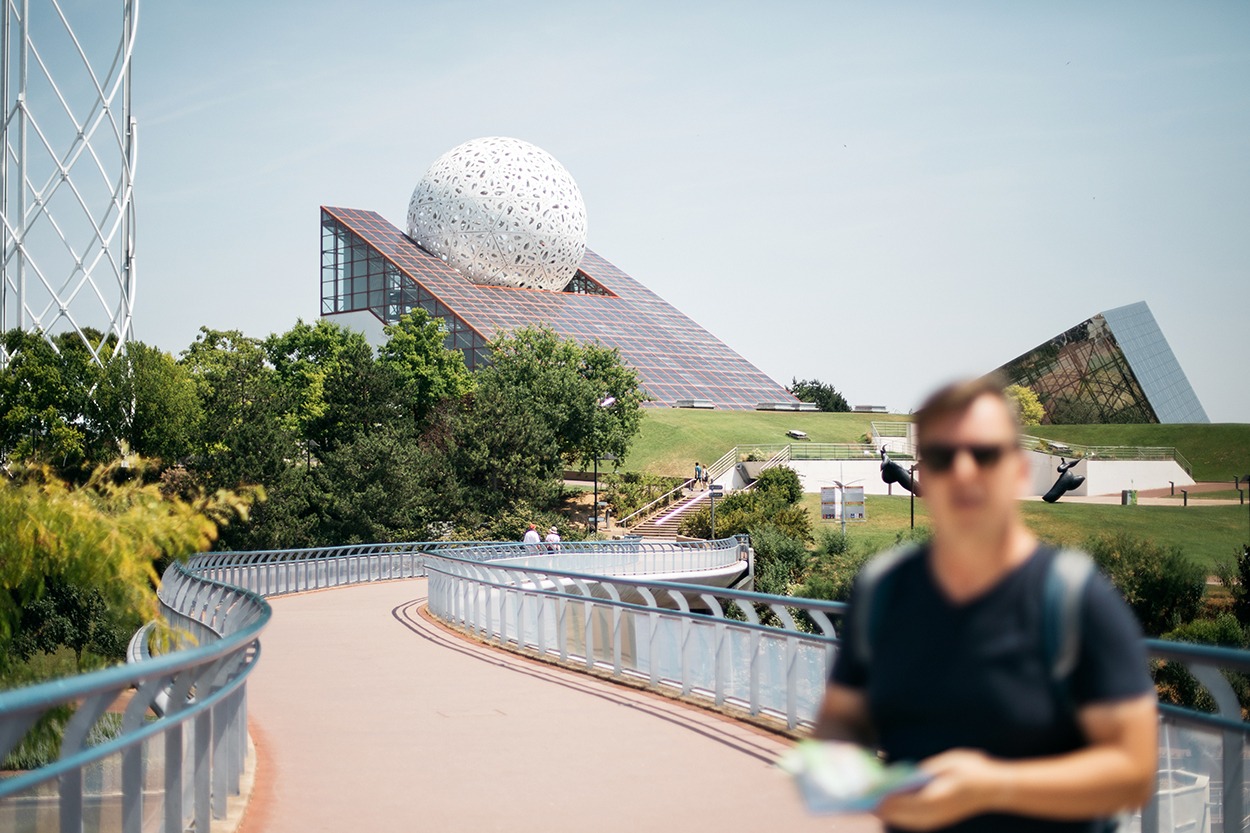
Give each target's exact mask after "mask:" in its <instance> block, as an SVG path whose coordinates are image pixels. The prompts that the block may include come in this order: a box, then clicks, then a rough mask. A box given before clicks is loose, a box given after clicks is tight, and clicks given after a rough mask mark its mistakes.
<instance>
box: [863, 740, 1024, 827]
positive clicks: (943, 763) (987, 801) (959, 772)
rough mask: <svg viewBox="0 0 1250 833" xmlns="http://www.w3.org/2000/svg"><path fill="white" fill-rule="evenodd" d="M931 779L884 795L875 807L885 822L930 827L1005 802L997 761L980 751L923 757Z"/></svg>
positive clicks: (959, 751) (1003, 786)
mask: <svg viewBox="0 0 1250 833" xmlns="http://www.w3.org/2000/svg"><path fill="white" fill-rule="evenodd" d="M920 768H921V769H922V770H923V771H925V772H927V773H929V774H930V775H932V776H933V780H932V781H930V782H929V783H927V784H925V785H924V786H923V787H920V788H919V789H917V790H914V791H911V792H902V793H895V794H893V795H890V796H888V797H887V798H886V799H885V800H884V801H882V802H881V806H879V807H878V808H877V816H878V817H880V818H881V820H882V821H884V822H886V823H887V824H890V825H893V826H895V827H902V828H904V829H906V830H933V829H934V828H938V827H945V826H946V825H949V824H954V823H955V822H957V821H961V820H963V819H966V818H968V817H970V816H975V815H980V814H981V813H985V812H989V811H990V810H992V809H993V808H994V807H995V806H1001V805H1002V804H1003V803H1004V802H1005V795H1004V793H1005V791H1006V790H1007V788H1008V787H1007V783H1006V782H1005V781H1004V779H1003V773H1002V767H1001V764H999V763H998V762H996V761H994V760H993V759H992V758H990V757H989V756H988V755H986V754H985V753H984V752H979V751H976V750H974V749H952V750H950V751H948V752H943V753H941V754H940V755H934V756H933V757H932V758H929V759H928V760H926V761H924V763H922V764H921V766H920Z"/></svg>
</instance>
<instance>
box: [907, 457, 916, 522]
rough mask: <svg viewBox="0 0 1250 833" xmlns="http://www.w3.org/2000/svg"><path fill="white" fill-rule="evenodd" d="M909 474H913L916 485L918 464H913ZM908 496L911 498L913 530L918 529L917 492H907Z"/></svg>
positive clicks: (913, 481) (912, 477)
mask: <svg viewBox="0 0 1250 833" xmlns="http://www.w3.org/2000/svg"><path fill="white" fill-rule="evenodd" d="M909 474H911V482H912V483H915V482H916V464H915V463H912V464H911V468H910V469H909ZM907 494H908V495H910V496H911V528H912V529H915V528H916V492H915V491H914V490H912V489H909V490H908V491H907Z"/></svg>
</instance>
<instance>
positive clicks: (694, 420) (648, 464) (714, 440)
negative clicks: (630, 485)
mask: <svg viewBox="0 0 1250 833" xmlns="http://www.w3.org/2000/svg"><path fill="white" fill-rule="evenodd" d="M908 419H909V417H907V416H900V415H897V414H825V413H819V412H816V413H810V412H805V413H797V412H786V411H783V412H776V411H697V410H691V409H687V408H648V409H647V410H646V412H645V416H644V417H643V420H642V430H641V431H640V433H639V436H638V438H637V440H635V442H634V447H633V448H632V449H631V450H630V453H629V459H627V460H625V461H624V464H623V465H622V466H621V469H622V470H624V471H645V472H650V473H651V474H664V475H673V476H681V477H689V476H690V475H691V474H692V473H693V471H694V462H695V460H698V461H700V462H702V463H712V462H715V461H716V460H718V459H720V457H721V456H722V455H723V454H724V453H725V452H726V451H728V450H729V449H731V448H733V447H734V446H735V445H749V444H755V443H758V444H761V445H763V444H776V443H786V442H790V438H789V437H787V436H786V432H787V431H789V430H791V429H795V430H798V431H806V432H807V436H808V439H809V440H810V441H811V442H816V443H857V442H862V441H863V440H864V436H865V435H866V434H868V433H869V432H870V431H871V427H870V423H872V422H873V421H877V422H905V421H907V420H908Z"/></svg>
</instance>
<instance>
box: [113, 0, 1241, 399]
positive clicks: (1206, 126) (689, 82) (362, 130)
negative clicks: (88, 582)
mask: <svg viewBox="0 0 1250 833" xmlns="http://www.w3.org/2000/svg"><path fill="white" fill-rule="evenodd" d="M134 91H135V99H134V101H135V104H134V110H135V115H136V117H137V118H138V122H139V136H140V145H139V147H140V158H139V172H138V180H137V194H138V210H139V220H138V246H139V248H138V256H139V268H140V272H139V276H140V283H139V290H138V298H137V304H136V325H135V334H136V337H137V338H139V339H141V340H143V341H145V342H148V343H150V344H155V345H158V346H160V347H162V348H164V349H166V350H169V351H171V352H174V353H175V354H176V353H178V352H179V351H181V350H182V349H184V348H185V347H186V346H187V345H188V344H189V343H190V342H191V341H192V340H193V339H194V337H195V334H196V331H197V329H198V328H199V327H200V326H201V325H207V326H210V327H215V328H223V329H227V328H237V329H241V330H243V331H244V332H245V333H247V334H250V335H256V336H264V335H266V334H268V333H270V332H275V331H281V330H285V329H287V328H289V327H290V326H291V325H292V324H293V323H294V322H295V321H296V319H297V318H301V317H302V318H304V319H305V320H314V319H315V318H316V317H317V315H318V299H319V295H318V292H319V287H318V280H319V246H320V240H319V227H318V212H317V208H318V206H319V205H321V204H329V205H340V206H347V207H353V208H368V209H373V210H376V211H378V212H380V213H381V214H382V215H383V216H385V217H387V218H388V219H390V220H391V221H392V222H394V223H395V224H396V225H400V226H401V227H402V225H403V223H404V218H405V212H406V208H407V203H408V198H409V196H410V195H411V193H412V189H413V187H414V186H415V185H416V183H417V181H418V180H419V179H420V177H421V175H422V173H423V172H424V171H425V169H426V168H427V167H428V166H429V165H430V164H431V163H432V162H433V161H434V160H435V159H436V158H437V157H438V156H439V155H441V154H442V153H444V152H445V151H447V150H449V149H450V148H452V147H453V146H455V145H457V144H459V143H461V142H463V141H466V140H468V139H472V138H476V137H481V136H495V135H503V136H514V137H517V138H520V139H524V140H526V141H529V142H532V143H534V144H536V145H538V146H539V147H541V148H543V149H545V150H547V151H548V152H550V153H551V154H552V155H554V156H555V157H556V158H557V159H559V160H560V161H561V162H562V163H563V164H564V165H565V167H567V168H568V170H569V171H570V172H571V173H572V175H573V177H574V178H575V179H576V180H577V182H578V184H579V186H580V188H581V190H582V193H583V196H584V198H585V201H586V206H587V212H588V216H589V228H590V241H589V242H590V247H591V248H592V249H594V250H596V251H598V252H599V253H600V254H602V255H604V256H605V257H607V258H608V259H609V260H611V261H613V262H614V263H616V264H617V265H619V266H620V267H622V268H623V269H625V270H626V271H627V272H629V273H630V274H632V275H634V276H635V277H636V278H638V279H639V280H641V281H642V282H643V283H645V284H647V285H648V286H649V287H651V288H652V289H653V290H655V291H656V292H657V293H659V294H660V295H661V296H662V297H664V298H665V299H666V300H668V301H669V302H670V303H672V304H674V305H675V306H677V307H678V308H679V309H681V310H682V311H683V312H685V313H686V314H687V315H689V316H691V317H692V318H693V319H695V320H696V321H698V322H699V323H700V324H702V325H703V326H705V327H706V328H707V329H709V330H711V331H712V332H713V333H715V334H716V335H717V336H719V337H720V338H721V339H723V340H724V341H726V342H727V343H728V344H729V345H730V346H731V347H733V348H734V349H736V350H737V351H738V352H740V353H741V354H742V355H744V356H745V357H746V358H747V359H748V360H750V361H752V362H753V363H755V364H756V365H758V366H759V367H760V368H761V369H762V370H764V371H765V372H766V373H768V374H769V375H771V376H772V377H773V378H774V379H776V380H778V381H779V382H782V383H788V382H789V381H790V379H791V377H794V376H798V377H816V378H819V379H822V380H824V381H827V382H831V383H833V384H834V385H835V386H836V387H837V388H838V389H839V390H841V391H842V392H843V393H844V394H846V396H847V398H848V399H849V400H850V401H851V402H852V403H857V404H882V405H887V406H889V407H890V408H891V409H892V410H900V411H907V410H908V409H910V408H912V407H914V406H915V405H916V404H917V403H918V401H919V400H920V398H922V396H923V395H924V394H925V393H926V392H927V391H928V390H929V389H930V388H932V387H933V386H934V385H935V384H937V383H939V382H942V381H945V380H947V379H948V378H951V377H953V376H956V375H964V374H975V373H981V372H984V371H986V370H989V369H992V368H993V367H995V366H997V365H999V364H1001V363H1003V362H1005V361H1007V360H1009V359H1012V358H1014V357H1015V356H1016V355H1018V354H1020V353H1022V352H1024V351H1025V350H1027V349H1029V348H1032V347H1033V346H1035V345H1036V344H1038V343H1040V342H1042V341H1043V340H1045V339H1047V338H1049V337H1051V336H1053V335H1056V334H1058V333H1060V332H1062V331H1063V330H1065V329H1066V328H1068V327H1069V326H1071V325H1073V324H1075V323H1077V322H1079V321H1081V320H1083V319H1085V318H1087V317H1089V316H1090V315H1092V314H1094V313H1096V312H1099V311H1101V310H1103V309H1108V308H1111V307H1116V306H1121V305H1123V304H1127V303H1132V302H1134V301H1139V300H1144V301H1146V302H1147V303H1149V305H1150V307H1151V309H1152V310H1153V312H1154V315H1155V317H1156V319H1157V320H1158V321H1159V324H1160V326H1161V327H1162V329H1163V332H1164V334H1165V335H1166V336H1167V338H1168V340H1169V341H1170V343H1171V345H1172V348H1173V350H1174V351H1175V353H1176V355H1177V358H1178V359H1179V361H1180V364H1181V366H1182V368H1184V370H1185V371H1186V373H1187V374H1188V376H1189V378H1190V380H1191V382H1192V383H1193V386H1194V388H1195V390H1196V392H1197V394H1198V397H1199V399H1200V400H1201V401H1202V402H1203V404H1204V405H1205V407H1206V409H1207V412H1208V414H1209V415H1210V416H1211V418H1212V420H1213V421H1217V422H1229V421H1236V422H1247V421H1250V369H1248V368H1247V363H1248V362H1250V3H1245V2H1223V3H1218V2H1207V3H1203V2H1194V3H1175V2H1108V3H1086V2H1071V3H1029V4H1026V3H1010V4H1007V3H993V2H981V3H965V2H945V3H940V4H939V3H927V2H916V3H869V2H863V3H858V2H856V3H851V2H810V3H809V2H774V3H769V4H763V3H759V4H746V3H728V2H708V3H691V4H669V3H650V2H629V3H588V2H584V0H583V2H576V3H573V2H567V3H566V2H558V3H557V2H548V3H542V4H522V3H515V2H501V3H472V2H459V1H458V2H419V3H414V2H411V1H410V0H408V2H370V0H364V1H363V2H360V3H353V4H344V3H341V2H335V3H330V2H299V3H295V2H262V3H256V2H238V1H237V0H225V1H224V2H213V3H192V2H182V1H179V0H161V1H160V2H154V1H153V0H144V2H142V4H141V12H140V21H139V35H138V47H137V58H136V65H135V71H134Z"/></svg>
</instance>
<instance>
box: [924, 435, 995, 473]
mask: <svg viewBox="0 0 1250 833" xmlns="http://www.w3.org/2000/svg"><path fill="white" fill-rule="evenodd" d="M1017 447H1018V446H1016V445H1014V444H1007V445H946V444H945V443H931V444H929V445H922V446H920V462H921V464H923V465H924V467H925V468H926V469H927V470H928V471H930V472H932V473H934V474H941V473H942V472H944V471H949V470H950V467H951V466H953V465H955V457H956V456H958V454H959V452H961V451H966V452H968V453H969V454H971V455H972V459H973V461H975V462H976V464H977V466H978V467H979V468H983V469H988V468H991V467H993V466H996V465H998V461H999V460H1001V459H1003V455H1004V454H1006V453H1008V452H1010V451H1014V450H1015V449H1016V448H1017Z"/></svg>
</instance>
